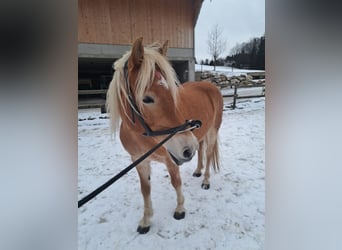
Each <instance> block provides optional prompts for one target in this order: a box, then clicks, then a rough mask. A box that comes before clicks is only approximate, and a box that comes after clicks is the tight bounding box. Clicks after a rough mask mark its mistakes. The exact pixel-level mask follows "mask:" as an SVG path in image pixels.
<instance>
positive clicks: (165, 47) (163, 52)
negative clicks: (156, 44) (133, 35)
mask: <svg viewBox="0 0 342 250" xmlns="http://www.w3.org/2000/svg"><path fill="white" fill-rule="evenodd" d="M168 48H169V40H166V41H165V43H164V44H163V47H161V48H159V52H160V54H162V55H163V56H166V53H167V49H168Z"/></svg>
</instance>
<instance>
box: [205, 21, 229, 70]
mask: <svg viewBox="0 0 342 250" xmlns="http://www.w3.org/2000/svg"><path fill="white" fill-rule="evenodd" d="M207 44H208V52H209V54H210V55H211V56H212V57H213V61H214V71H215V70H216V62H217V59H218V57H219V56H220V55H221V53H222V52H223V51H224V50H225V49H226V41H225V40H224V39H223V37H222V29H221V28H220V27H219V26H218V24H216V25H214V26H213V28H212V30H211V31H210V32H209V33H208V40H207Z"/></svg>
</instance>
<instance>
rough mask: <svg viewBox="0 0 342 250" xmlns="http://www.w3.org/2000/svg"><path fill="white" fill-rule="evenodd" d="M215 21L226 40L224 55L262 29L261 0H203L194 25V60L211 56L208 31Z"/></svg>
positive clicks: (259, 34)
mask: <svg viewBox="0 0 342 250" xmlns="http://www.w3.org/2000/svg"><path fill="white" fill-rule="evenodd" d="M215 24H217V25H218V26H219V28H220V29H222V37H223V38H224V39H225V40H226V50H225V52H223V53H222V54H221V56H220V57H226V56H227V55H228V54H229V52H230V50H231V48H232V47H234V46H235V45H236V44H237V43H242V42H247V41H248V40H249V39H250V38H253V37H260V36H262V35H264V33H265V0H204V2H203V4H202V8H201V11H200V14H199V16H198V19H197V23H196V27H195V57H196V59H197V61H200V60H202V59H203V60H204V59H206V58H208V59H211V56H210V55H209V53H208V45H207V39H208V33H209V31H210V30H211V29H212V28H213V26H214V25H215Z"/></svg>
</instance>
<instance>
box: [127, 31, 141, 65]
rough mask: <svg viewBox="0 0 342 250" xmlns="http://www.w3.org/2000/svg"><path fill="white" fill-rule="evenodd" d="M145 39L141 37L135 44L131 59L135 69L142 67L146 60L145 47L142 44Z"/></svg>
mask: <svg viewBox="0 0 342 250" xmlns="http://www.w3.org/2000/svg"><path fill="white" fill-rule="evenodd" d="M142 40H143V38H142V37H140V38H138V39H137V40H135V42H134V43H133V47H132V53H131V56H130V59H131V61H132V63H133V65H134V67H137V68H138V67H140V65H141V63H142V61H143V59H144V46H143V44H142Z"/></svg>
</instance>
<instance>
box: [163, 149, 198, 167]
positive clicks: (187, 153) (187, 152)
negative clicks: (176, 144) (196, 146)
mask: <svg viewBox="0 0 342 250" xmlns="http://www.w3.org/2000/svg"><path fill="white" fill-rule="evenodd" d="M168 152H169V154H170V156H171V159H172V160H173V161H174V162H175V163H176V164H177V165H178V166H180V165H182V164H183V163H184V162H188V161H190V160H191V159H192V158H193V157H194V155H195V151H193V150H191V149H190V148H187V147H186V148H184V150H183V155H182V157H176V156H175V155H173V154H172V153H171V152H170V151H168Z"/></svg>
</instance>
